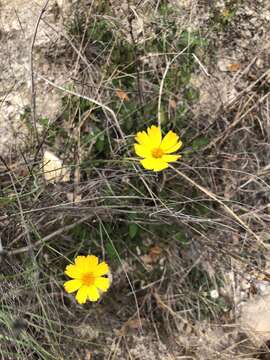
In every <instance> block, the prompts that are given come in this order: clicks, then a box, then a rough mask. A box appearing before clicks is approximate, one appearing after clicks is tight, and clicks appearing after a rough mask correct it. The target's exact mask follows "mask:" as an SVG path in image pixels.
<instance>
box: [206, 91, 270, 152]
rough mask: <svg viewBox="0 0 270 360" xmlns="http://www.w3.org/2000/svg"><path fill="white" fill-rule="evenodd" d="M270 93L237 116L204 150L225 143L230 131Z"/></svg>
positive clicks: (269, 93)
mask: <svg viewBox="0 0 270 360" xmlns="http://www.w3.org/2000/svg"><path fill="white" fill-rule="evenodd" d="M269 95H270V92H268V93H267V94H265V95H264V96H263V97H261V98H260V99H259V100H258V101H257V102H256V104H254V105H253V106H252V107H251V108H249V109H248V110H247V111H246V112H245V113H244V114H243V115H241V116H239V117H236V119H235V120H234V121H233V122H232V123H231V124H230V125H229V126H228V127H227V128H226V130H225V134H224V132H223V134H222V135H220V136H218V137H217V138H216V139H214V140H213V141H211V143H210V144H209V145H207V146H206V147H205V148H204V150H206V149H209V148H211V147H212V146H214V145H216V143H218V142H219V141H220V143H221V144H223V143H224V141H225V140H226V139H227V137H228V135H229V131H230V130H231V129H233V128H234V127H236V125H238V124H239V123H240V122H241V120H243V119H244V118H245V117H246V116H247V115H248V114H249V113H250V112H251V111H252V110H254V109H255V108H256V107H257V106H258V104H261V103H262V102H263V101H264V100H265V99H267V97H268V96H269Z"/></svg>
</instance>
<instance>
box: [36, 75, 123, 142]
mask: <svg viewBox="0 0 270 360" xmlns="http://www.w3.org/2000/svg"><path fill="white" fill-rule="evenodd" d="M37 76H38V77H39V78H40V79H42V80H44V81H45V82H46V83H47V84H49V85H51V86H53V87H54V88H56V89H58V90H62V91H64V92H66V93H67V94H70V95H74V96H78V97H79V98H82V99H85V100H87V101H90V102H92V103H93V104H95V105H97V106H99V107H101V108H102V109H103V111H108V112H109V113H110V114H111V115H112V117H113V120H114V122H115V125H116V127H117V129H118V131H119V134H120V135H121V137H122V139H124V138H125V135H124V133H123V131H122V129H121V127H120V125H119V122H118V120H117V117H116V115H115V112H114V111H113V110H112V109H111V108H110V107H109V106H107V105H104V104H102V103H101V102H99V101H97V100H95V99H92V98H90V97H88V96H85V95H82V94H79V93H77V92H75V91H71V90H68V89H65V88H64V87H62V86H60V85H56V84H55V83H53V82H52V81H50V80H48V79H46V78H45V77H43V76H42V75H40V74H38V75H37Z"/></svg>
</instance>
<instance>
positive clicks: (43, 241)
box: [8, 215, 93, 255]
mask: <svg viewBox="0 0 270 360" xmlns="http://www.w3.org/2000/svg"><path fill="white" fill-rule="evenodd" d="M92 217H93V215H88V216H85V217H83V218H82V219H80V220H78V221H76V222H75V223H73V224H70V225H66V226H64V227H62V228H61V229H58V230H56V231H54V232H52V233H51V234H49V235H47V236H45V237H44V238H42V239H40V240H38V241H36V242H35V243H34V244H29V245H28V246H24V247H21V248H20V249H16V250H11V251H9V252H8V255H17V254H21V253H24V252H27V251H29V250H32V249H33V248H35V247H37V246H39V245H41V244H44V243H45V242H46V241H48V240H50V239H52V238H53V237H55V236H57V235H60V234H62V233H63V232H65V231H68V230H71V229H73V228H74V227H75V226H76V225H79V224H81V223H83V222H84V221H86V220H89V219H90V218H92Z"/></svg>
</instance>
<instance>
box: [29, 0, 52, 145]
mask: <svg viewBox="0 0 270 360" xmlns="http://www.w3.org/2000/svg"><path fill="white" fill-rule="evenodd" d="M48 3H49V0H46V1H45V2H44V5H43V7H42V8H41V11H40V13H39V17H38V19H37V22H36V26H35V30H34V34H33V38H32V42H31V48H30V75H31V102H32V121H33V125H34V129H35V133H36V134H35V135H36V139H37V142H38V143H39V136H38V131H37V119H36V90H35V80H34V67H33V52H34V46H35V41H36V37H37V32H38V27H39V24H40V21H41V18H42V15H43V14H44V12H45V11H46V8H47V5H48Z"/></svg>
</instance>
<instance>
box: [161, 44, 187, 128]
mask: <svg viewBox="0 0 270 360" xmlns="http://www.w3.org/2000/svg"><path fill="white" fill-rule="evenodd" d="M187 48H188V46H186V47H185V48H184V49H183V50H182V51H180V53H178V54H176V55H175V56H174V57H173V59H172V60H171V61H169V62H168V63H167V65H166V68H165V71H164V73H163V76H162V79H161V82H160V87H159V95H158V126H159V127H160V126H161V98H162V92H163V87H164V81H165V78H166V76H167V73H168V71H169V68H170V66H171V65H172V63H173V62H174V61H175V60H176V59H177V58H178V56H180V55H181V54H183V53H184V52H185V51H186V50H187Z"/></svg>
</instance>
